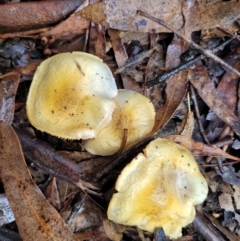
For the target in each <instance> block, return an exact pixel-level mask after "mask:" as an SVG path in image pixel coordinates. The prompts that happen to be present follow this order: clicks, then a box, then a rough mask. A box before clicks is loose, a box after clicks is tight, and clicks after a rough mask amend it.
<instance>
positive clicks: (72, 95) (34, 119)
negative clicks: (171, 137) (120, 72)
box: [27, 52, 155, 156]
mask: <svg viewBox="0 0 240 241" xmlns="http://www.w3.org/2000/svg"><path fill="white" fill-rule="evenodd" d="M27 115H28V118H29V121H30V122H31V124H32V125H33V126H34V127H36V128H37V129H39V130H41V131H44V132H47V133H49V134H52V135H54V136H57V137H61V138H65V139H82V140H83V145H84V147H85V149H86V150H87V151H89V152H90V153H92V154H95V155H103V156H105V155H112V154H115V153H117V152H118V150H119V149H120V147H121V144H122V140H123V136H124V129H127V130H128V135H127V142H126V145H125V149H127V148H129V147H130V146H131V145H133V144H135V143H136V142H138V141H139V140H141V139H142V138H144V137H145V136H146V135H147V134H149V133H150V132H151V130H152V128H153V125H154V120H155V110H154V107H153V105H152V103H151V102H150V100H149V99H147V98H146V97H145V96H143V95H141V94H139V93H136V92H134V91H130V90H125V89H122V90H118V89H117V86H116V83H115V79H114V77H113V75H112V73H111V70H110V69H109V68H108V66H107V65H106V64H104V63H103V61H102V60H101V59H100V58H98V57H96V56H94V55H91V54H88V53H83V52H72V53H62V54H58V55H55V56H53V57H51V58H49V59H47V60H45V61H43V62H42V63H41V65H40V66H39V67H38V68H37V70H36V72H35V75H34V78H33V81H32V84H31V87H30V90H29V95H28V99H27Z"/></svg>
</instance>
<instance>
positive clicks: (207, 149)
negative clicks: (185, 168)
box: [165, 135, 240, 162]
mask: <svg viewBox="0 0 240 241" xmlns="http://www.w3.org/2000/svg"><path fill="white" fill-rule="evenodd" d="M165 138H167V139H169V140H172V141H174V142H176V143H179V144H181V145H183V146H185V147H186V148H187V149H188V150H189V151H190V152H191V153H192V154H193V155H194V156H212V157H224V158H228V159H232V160H234V161H238V162H239V161H240V158H238V157H235V156H232V155H230V154H228V153H226V152H225V151H223V150H222V149H220V148H217V147H214V146H208V145H205V144H203V143H202V142H196V141H194V140H192V139H191V138H189V137H186V136H180V135H172V136H167V137H165Z"/></svg>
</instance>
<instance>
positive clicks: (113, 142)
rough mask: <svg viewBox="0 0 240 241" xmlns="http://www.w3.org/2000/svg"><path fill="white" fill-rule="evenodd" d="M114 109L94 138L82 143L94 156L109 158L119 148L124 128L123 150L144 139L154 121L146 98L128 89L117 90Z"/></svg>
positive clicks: (153, 115)
mask: <svg viewBox="0 0 240 241" xmlns="http://www.w3.org/2000/svg"><path fill="white" fill-rule="evenodd" d="M114 101H115V103H116V108H115V110H114V112H113V116H112V121H111V122H110V123H109V125H108V126H107V127H106V128H104V129H102V130H101V131H100V133H99V134H98V135H97V137H96V138H95V139H91V140H85V141H84V142H83V145H84V147H85V149H86V150H87V151H88V152H90V153H92V154H95V155H102V156H107V155H112V154H115V153H116V152H117V151H118V150H119V149H120V147H121V144H122V140H123V136H124V129H127V130H128V136H127V142H126V146H125V149H127V148H129V147H130V146H132V145H134V144H135V143H137V142H138V141H140V140H141V139H143V138H144V137H145V136H147V135H148V134H149V133H150V132H151V130H152V128H153V126H154V121H155V110H154V106H153V104H152V103H151V101H150V100H149V99H148V98H146V97H145V96H143V95H141V94H139V93H137V92H135V91H131V90H126V89H120V90H119V91H118V95H117V96H116V97H115V98H114Z"/></svg>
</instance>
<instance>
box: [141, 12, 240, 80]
mask: <svg viewBox="0 0 240 241" xmlns="http://www.w3.org/2000/svg"><path fill="white" fill-rule="evenodd" d="M138 13H139V14H140V15H141V16H144V17H146V18H148V19H150V20H152V21H154V22H156V23H158V24H161V25H162V26H164V27H165V28H167V29H169V30H170V31H172V32H174V33H175V34H176V35H178V36H179V37H180V38H181V39H183V40H184V41H186V42H187V43H188V44H190V45H191V46H193V47H194V48H195V49H197V50H199V51H200V52H202V53H203V54H204V55H206V56H207V57H209V58H211V59H214V60H215V61H216V62H218V63H220V64H221V65H223V66H225V67H226V68H228V69H229V70H231V71H232V72H234V73H235V74H237V76H239V77H240V72H239V71H237V70H236V69H234V68H233V67H232V66H230V65H229V64H227V63H226V62H225V61H223V60H222V59H220V58H219V57H217V56H216V55H215V54H213V53H212V51H211V50H208V49H203V48H202V47H201V46H200V45H198V44H196V43H194V42H193V41H191V40H190V39H188V38H186V37H185V36H184V35H183V34H182V33H180V32H179V31H178V30H176V29H174V28H173V27H172V26H170V25H169V24H167V23H166V22H165V21H163V20H162V19H160V18H155V17H153V16H152V15H150V14H148V13H145V12H143V11H141V10H138Z"/></svg>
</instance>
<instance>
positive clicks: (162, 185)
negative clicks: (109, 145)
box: [107, 139, 208, 238]
mask: <svg viewBox="0 0 240 241" xmlns="http://www.w3.org/2000/svg"><path fill="white" fill-rule="evenodd" d="M115 188H116V190H117V193H115V194H114V195H113V197H112V199H111V201H110V204H109V207H108V211H107V215H108V218H109V219H110V220H113V221H114V222H116V223H120V224H124V225H129V226H137V227H139V228H140V229H143V230H146V231H149V232H154V231H155V229H156V228H161V227H162V228H163V230H164V232H165V234H166V235H167V236H169V237H170V238H178V237H180V236H181V235H182V233H181V230H182V227H185V226H187V225H188V224H190V223H191V222H192V221H193V220H194V217H195V208H194V205H197V204H200V203H202V202H203V201H204V199H205V198H206V196H207V193H208V186H207V182H206V180H205V179H204V177H203V176H202V174H201V172H200V171H199V168H198V165H197V163H196V161H195V159H194V157H193V156H192V155H191V153H190V152H189V151H188V150H187V149H186V148H185V147H183V146H181V145H178V144H176V143H174V142H172V141H169V140H167V139H156V140H154V141H152V142H150V144H148V146H147V147H146V149H145V150H144V153H140V154H139V155H138V156H137V157H136V158H134V159H133V160H132V162H131V163H130V164H128V165H127V166H126V167H125V168H124V169H123V171H122V173H121V174H120V176H119V177H118V179H117V182H116V187H115Z"/></svg>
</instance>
